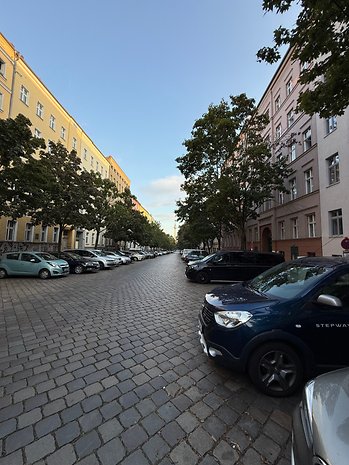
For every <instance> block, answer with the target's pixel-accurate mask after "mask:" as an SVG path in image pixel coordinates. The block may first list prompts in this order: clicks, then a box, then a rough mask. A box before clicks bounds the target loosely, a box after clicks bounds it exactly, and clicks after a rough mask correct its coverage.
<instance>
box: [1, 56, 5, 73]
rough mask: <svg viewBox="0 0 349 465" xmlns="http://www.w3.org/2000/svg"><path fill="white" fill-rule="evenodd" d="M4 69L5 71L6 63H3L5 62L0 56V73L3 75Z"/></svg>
mask: <svg viewBox="0 0 349 465" xmlns="http://www.w3.org/2000/svg"><path fill="white" fill-rule="evenodd" d="M5 71H6V64H5V62H4V61H3V60H2V59H1V58H0V74H2V76H5Z"/></svg>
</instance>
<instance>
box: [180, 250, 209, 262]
mask: <svg viewBox="0 0 349 465" xmlns="http://www.w3.org/2000/svg"><path fill="white" fill-rule="evenodd" d="M207 255H208V252H207V251H206V250H202V249H199V250H192V251H191V252H189V253H188V254H186V256H185V257H184V261H185V262H186V263H190V262H197V261H198V260H202V259H203V258H204V257H207ZM190 264H191V263H190Z"/></svg>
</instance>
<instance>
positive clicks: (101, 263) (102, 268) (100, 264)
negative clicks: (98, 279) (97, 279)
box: [98, 262, 105, 270]
mask: <svg viewBox="0 0 349 465" xmlns="http://www.w3.org/2000/svg"><path fill="white" fill-rule="evenodd" d="M98 263H99V269H100V270H104V268H105V266H104V263H103V262H98Z"/></svg>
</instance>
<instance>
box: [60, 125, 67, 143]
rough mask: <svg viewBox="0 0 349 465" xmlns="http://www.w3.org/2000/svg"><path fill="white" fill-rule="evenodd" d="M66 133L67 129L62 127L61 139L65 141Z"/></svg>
mask: <svg viewBox="0 0 349 465" xmlns="http://www.w3.org/2000/svg"><path fill="white" fill-rule="evenodd" d="M66 133H67V131H66V129H65V128H64V127H63V126H62V127H61V138H62V139H63V140H65V137H66Z"/></svg>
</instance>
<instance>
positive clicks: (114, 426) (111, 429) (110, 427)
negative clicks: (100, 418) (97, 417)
mask: <svg viewBox="0 0 349 465" xmlns="http://www.w3.org/2000/svg"><path fill="white" fill-rule="evenodd" d="M123 429H124V428H123V426H122V425H121V423H120V422H119V420H118V419H117V418H112V419H111V420H108V421H105V422H103V423H102V424H101V426H100V427H99V428H98V431H99V433H100V435H101V437H102V439H103V442H104V443H105V442H108V441H110V439H113V438H115V437H117V436H119V435H120V434H121V432H122V431H123Z"/></svg>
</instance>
